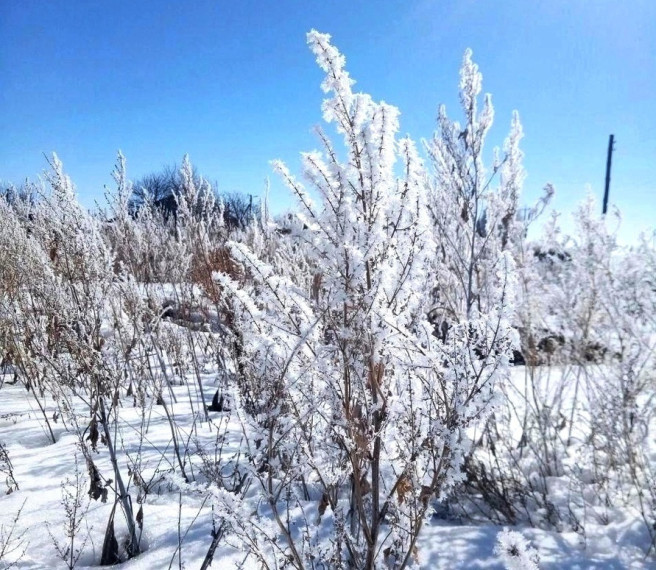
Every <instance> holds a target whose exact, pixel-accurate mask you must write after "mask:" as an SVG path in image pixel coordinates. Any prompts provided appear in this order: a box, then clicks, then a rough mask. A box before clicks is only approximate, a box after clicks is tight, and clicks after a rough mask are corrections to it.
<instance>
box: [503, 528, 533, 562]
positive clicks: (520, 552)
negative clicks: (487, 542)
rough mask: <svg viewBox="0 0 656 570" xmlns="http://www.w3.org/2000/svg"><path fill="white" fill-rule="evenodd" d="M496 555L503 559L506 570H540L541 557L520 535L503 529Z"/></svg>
mask: <svg viewBox="0 0 656 570" xmlns="http://www.w3.org/2000/svg"><path fill="white" fill-rule="evenodd" d="M494 552H495V554H496V555H497V556H498V557H499V558H500V559H501V561H502V562H503V564H504V566H505V568H506V570H539V568H540V566H539V564H538V563H539V561H540V557H539V556H538V553H537V551H536V550H535V549H534V548H533V547H531V545H530V544H529V542H528V540H526V539H525V538H524V537H523V536H522V535H521V534H520V533H518V532H516V531H514V530H509V529H507V528H506V529H503V530H502V531H501V532H500V533H499V534H498V535H497V544H496V546H495V548H494Z"/></svg>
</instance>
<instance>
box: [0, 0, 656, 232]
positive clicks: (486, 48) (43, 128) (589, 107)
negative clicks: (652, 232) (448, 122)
mask: <svg viewBox="0 0 656 570" xmlns="http://www.w3.org/2000/svg"><path fill="white" fill-rule="evenodd" d="M311 28H316V29H318V30H320V31H323V32H329V33H331V34H332V35H333V40H334V42H335V44H336V45H337V46H338V47H339V49H340V50H341V51H342V52H343V53H344V54H345V55H346V58H347V66H348V68H349V71H350V73H351V75H352V77H354V78H355V79H356V80H357V85H356V88H358V89H360V90H363V91H366V92H369V93H371V94H372V96H374V97H375V98H376V99H384V100H385V101H387V102H388V103H392V104H394V105H397V106H398V107H399V108H400V109H401V113H402V115H401V130H402V132H403V133H404V134H405V133H409V134H410V135H411V136H413V137H414V138H416V139H420V138H426V137H430V136H431V134H432V132H433V130H434V126H435V116H436V111H437V107H438V104H439V103H445V104H446V106H447V112H449V114H450V115H451V116H457V113H458V98H457V95H458V93H457V85H458V68H459V66H460V62H461V59H462V54H463V52H464V50H465V48H466V47H471V48H472V49H473V50H474V59H475V61H477V63H478V64H479V65H480V67H481V70H482V72H483V86H484V90H485V91H487V92H490V93H492V95H493V102H494V105H495V109H496V122H495V126H494V128H493V129H492V131H491V134H490V139H489V140H490V142H491V144H501V143H502V142H503V138H504V137H505V135H506V133H507V131H508V126H509V123H510V116H511V112H512V110H513V109H517V110H518V111H519V112H520V116H521V118H522V123H523V125H524V130H525V134H526V137H525V139H524V142H523V149H524V151H525V153H526V159H525V166H526V169H527V171H528V178H527V181H526V185H525V201H526V202H527V203H530V202H532V201H533V200H534V199H535V198H536V197H537V196H538V195H539V193H540V191H541V188H542V187H543V185H544V183H545V182H548V181H550V182H553V183H554V185H555V186H556V190H557V197H556V200H555V202H554V204H555V206H556V207H557V208H558V209H560V210H563V211H565V212H567V211H571V210H572V208H573V207H574V205H575V204H576V203H577V202H578V201H579V200H581V199H582V198H583V197H584V196H585V194H586V188H587V185H588V184H589V185H590V186H591V189H592V191H593V193H594V194H595V195H597V196H599V197H601V193H602V191H603V180H604V169H605V160H606V147H607V144H608V135H609V134H610V133H614V134H615V137H616V139H617V151H616V153H615V155H614V164H613V180H612V185H611V202H614V203H616V204H617V205H618V206H619V207H620V208H621V210H622V212H623V217H624V222H623V228H622V230H621V235H622V237H623V238H625V239H627V240H631V239H632V237H633V236H634V235H635V234H636V232H637V231H638V230H639V229H643V228H646V227H648V226H651V227H653V226H655V225H656V182H655V181H656V96H655V95H654V93H656V2H655V1H654V0H644V1H639V0H634V1H624V2H618V1H617V0H587V1H586V0H552V1H549V2H547V1H527V0H506V1H505V2H491V1H484V0H480V1H473V0H464V1H458V2H456V1H446V0H444V1H438V0H432V1H429V0H423V1H413V0H405V1H392V0H378V1H375V2H364V1H356V0H351V1H348V2H344V1H341V0H339V1H326V2H307V1H306V2H300V1H298V2H291V1H282V2H273V1H268V0H259V1H232V2H227V1H218V0H215V1H193V2H180V1H176V2H166V1H156V2H155V1H149V0H140V1H138V2H134V1H132V2H131V1H103V2H96V1H94V0H85V1H80V0H49V1H47V2H46V1H32V0H21V1H18V0H13V1H12V0H0V179H2V180H5V181H14V182H19V181H20V180H21V179H24V178H25V177H31V178H34V177H35V176H36V175H38V174H39V173H41V172H42V171H43V169H44V168H45V166H46V162H45V159H44V157H43V153H50V152H52V151H56V152H57V153H58V154H59V156H60V158H61V159H62V160H63V161H64V166H65V168H66V170H67V171H68V173H69V174H70V175H71V177H72V178H73V180H74V182H75V183H76V185H77V188H78V192H79V194H80V197H81V199H82V201H83V203H85V204H87V205H89V206H91V205H93V203H94V200H96V199H101V198H102V193H103V186H104V185H105V184H111V177H110V172H111V169H112V165H113V163H114V159H115V155H116V151H117V149H119V148H120V149H122V151H123V152H124V154H125V155H126V157H127V160H128V170H129V175H130V176H131V177H132V178H138V177H139V176H141V175H144V174H146V173H149V172H152V171H156V170H158V169H159V168H161V167H162V166H163V165H165V164H173V163H178V164H179V163H180V160H181V158H182V156H183V155H184V154H185V153H189V155H190V157H191V159H192V162H193V163H194V164H195V165H196V166H197V167H198V168H199V170H200V172H201V173H203V174H204V175H205V176H206V177H208V178H209V179H211V180H216V181H217V182H218V184H219V186H220V188H221V189H222V190H224V191H227V192H231V191H240V192H243V193H253V194H260V193H261V192H262V190H263V187H264V179H265V178H266V177H267V176H270V175H271V169H270V165H269V161H270V160H271V159H274V158H282V159H283V160H285V161H286V162H287V163H288V164H289V166H290V167H291V168H292V169H296V170H298V168H297V167H298V153H299V152H300V151H305V150H311V149H313V148H316V147H317V146H318V143H317V141H316V139H315V136H314V135H313V133H312V128H313V126H314V125H316V124H318V123H320V122H321V112H320V105H321V100H322V98H323V94H322V92H321V90H320V88H319V84H320V82H321V78H322V77H321V72H320V70H319V69H318V67H317V66H316V64H315V63H314V60H313V56H312V55H311V53H310V52H309V50H308V49H307V47H306V45H305V33H306V32H307V31H309V30H310V29H311ZM271 181H272V201H273V206H274V209H277V210H280V209H282V208H285V207H286V206H288V205H290V203H291V202H290V200H289V198H288V195H287V192H286V190H285V189H284V188H283V187H282V185H281V184H280V183H279V181H278V180H276V179H275V176H271Z"/></svg>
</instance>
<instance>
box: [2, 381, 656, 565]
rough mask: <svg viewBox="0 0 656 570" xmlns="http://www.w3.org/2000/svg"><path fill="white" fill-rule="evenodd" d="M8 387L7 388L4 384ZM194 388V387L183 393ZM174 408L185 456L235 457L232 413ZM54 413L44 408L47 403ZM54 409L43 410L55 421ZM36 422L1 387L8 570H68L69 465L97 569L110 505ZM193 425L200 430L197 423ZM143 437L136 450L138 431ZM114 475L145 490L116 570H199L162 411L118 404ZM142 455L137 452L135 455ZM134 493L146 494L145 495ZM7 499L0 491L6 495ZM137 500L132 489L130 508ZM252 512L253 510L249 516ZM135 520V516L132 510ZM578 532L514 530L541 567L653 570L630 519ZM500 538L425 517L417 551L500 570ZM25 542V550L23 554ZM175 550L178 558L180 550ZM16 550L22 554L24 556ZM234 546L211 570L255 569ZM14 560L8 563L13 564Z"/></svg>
mask: <svg viewBox="0 0 656 570" xmlns="http://www.w3.org/2000/svg"><path fill="white" fill-rule="evenodd" d="M8 379H9V378H8V377H7V380H8ZM514 380H515V383H516V384H517V385H521V383H522V382H523V369H521V368H518V369H515V374H514ZM203 382H204V391H205V393H206V394H209V395H210V396H211V395H212V394H213V393H214V392H215V390H216V388H217V385H218V380H217V375H216V374H215V373H211V372H208V373H207V374H205V375H204V376H203ZM192 385H193V384H192ZM173 392H174V393H175V395H176V398H177V403H174V402H173V401H172V397H171V395H170V394H169V397H168V399H167V401H168V404H169V406H168V411H169V413H170V414H172V415H174V417H175V422H176V424H177V425H178V428H179V430H178V432H177V434H176V436H177V437H178V439H179V440H180V441H182V445H181V446H182V447H184V446H185V445H187V444H186V442H187V441H188V442H189V443H188V448H189V450H190V453H192V454H195V451H194V450H196V449H198V447H199V446H200V447H202V448H203V449H205V451H206V452H207V453H208V454H210V455H212V454H213V453H214V451H215V448H216V446H215V441H216V437H217V433H224V431H223V430H224V428H225V427H226V425H227V431H225V433H226V434H227V437H226V440H225V443H224V445H223V457H224V459H225V458H226V457H230V456H231V455H234V454H236V453H237V452H238V451H239V445H240V441H241V438H240V426H239V425H238V423H237V420H236V418H235V417H234V415H233V417H230V413H229V412H223V413H216V412H215V413H211V414H210V422H209V423H208V422H206V421H204V418H200V419H199V418H198V417H196V422H195V423H194V414H193V413H192V409H193V410H196V413H198V410H200V409H202V407H201V403H200V397H199V395H198V393H197V391H196V390H195V389H192V390H189V389H188V388H187V386H186V385H181V386H174V387H173ZM51 404H52V402H51ZM52 410H54V407H53V408H52V409H51V410H50V411H49V413H50V414H51V413H52ZM41 417H42V416H41V412H40V411H39V409H38V408H37V407H36V406H35V404H34V400H33V398H32V396H31V394H30V393H29V392H27V391H26V390H25V388H24V387H23V386H22V385H10V384H8V383H7V382H5V383H4V385H3V386H2V388H1V389H0V442H3V443H4V444H5V446H6V449H7V451H8V454H9V457H10V460H11V462H12V464H13V469H14V478H15V480H16V482H17V483H18V486H19V490H17V491H14V492H12V493H10V494H7V495H2V496H0V525H1V526H3V527H4V531H3V532H4V533H5V536H6V535H7V532H8V530H9V529H10V528H11V527H12V522H13V520H14V518H15V515H16V513H17V512H18V511H19V509H21V506H22V512H21V516H20V518H19V519H18V522H17V523H16V525H15V528H14V534H13V539H12V540H13V541H14V544H13V546H17V547H18V548H17V549H16V550H15V551H14V556H16V555H18V554H20V553H21V552H22V551H23V550H24V555H23V556H22V558H21V559H20V560H18V561H17V565H16V567H17V568H26V569H27V568H32V569H43V568H66V564H65V563H64V562H63V561H62V560H61V559H60V558H59V557H58V556H57V551H56V547H55V540H58V541H60V544H62V545H65V538H64V529H65V524H66V513H65V510H64V507H63V505H62V489H63V488H66V489H69V490H71V489H74V484H73V481H74V479H75V472H76V463H77V465H78V469H79V471H80V473H81V476H82V480H83V483H82V485H83V488H82V493H81V494H82V499H83V500H82V508H83V509H86V508H87V506H88V513H87V516H86V517H84V519H83V521H82V524H81V527H80V530H79V532H78V536H77V538H76V540H77V543H76V545H75V546H74V548H79V545H81V544H83V543H84V541H85V537H87V536H88V540H87V541H86V544H85V546H84V550H83V552H82V553H81V556H80V558H79V561H78V564H77V566H76V567H78V568H85V567H94V566H97V565H98V562H99V558H100V551H101V549H102V541H103V536H104V533H105V528H106V525H107V521H108V518H109V516H110V512H111V509H112V504H113V501H112V497H111V492H110V500H108V501H107V502H106V503H102V502H101V501H89V500H88V498H87V487H88V483H87V480H88V477H87V471H86V465H85V460H84V458H83V456H82V454H81V452H80V450H79V447H78V444H77V436H76V435H74V434H72V433H70V432H67V431H66V430H65V429H64V427H63V426H62V423H61V420H60V421H58V423H55V424H53V426H54V433H55V437H56V440H57V441H56V443H54V444H53V443H51V442H50V439H49V436H48V433H47V432H46V431H45V430H44V427H43V421H42V419H40V418H41ZM201 419H202V421H201ZM142 425H143V426H144V427H146V429H145V430H144V431H145V433H144V436H143V439H141V438H140V433H141V431H142V430H141V426H142ZM117 434H118V437H117V438H116V441H117V442H118V444H117V447H118V448H119V463H120V467H121V468H122V469H123V470H125V471H126V472H127V470H128V467H129V465H132V464H134V462H135V461H140V462H141V467H140V469H141V477H142V478H143V480H144V481H145V482H146V483H150V489H149V493H148V494H147V496H146V497H145V499H143V534H142V539H141V544H142V549H143V552H142V554H140V555H139V556H138V557H136V558H134V559H132V560H130V561H129V562H126V563H124V564H123V565H121V566H120V567H122V568H131V569H151V568H169V567H171V568H180V567H184V568H189V569H191V568H199V567H200V565H201V563H202V561H203V559H204V557H205V554H206V552H207V549H208V547H209V545H210V543H211V540H212V537H211V531H212V508H211V498H208V494H207V493H206V492H205V490H204V486H203V485H202V484H200V485H199V484H196V483H192V484H190V485H185V484H184V483H183V482H182V481H181V478H180V477H179V475H178V474H176V475H175V476H171V475H170V472H171V467H172V466H173V465H176V461H177V459H176V457H175V455H174V451H173V445H172V434H171V428H170V424H169V422H168V420H167V416H166V413H165V410H164V408H163V407H162V406H158V405H155V404H152V405H151V404H149V405H147V406H146V407H145V408H139V407H134V406H133V400H132V398H131V397H124V398H123V399H122V406H121V408H120V420H119V423H118V426H117ZM139 451H141V453H140V455H139ZM93 459H94V462H95V464H96V465H97V467H98V470H99V471H100V472H101V473H102V474H103V475H104V476H106V477H110V475H111V471H112V468H111V464H110V462H109V456H108V453H107V450H106V448H105V447H104V446H102V445H99V446H98V452H97V453H95V454H94V457H93ZM185 462H186V464H185V467H186V469H188V470H189V474H190V479H196V480H201V481H202V477H199V476H198V473H197V472H193V473H192V470H198V469H199V466H200V464H201V462H200V461H198V456H197V455H196V456H195V457H194V458H192V461H191V464H190V463H189V462H188V460H185ZM551 483H552V484H553V487H554V493H555V494H556V496H557V488H558V486H559V485H561V484H562V481H559V480H558V479H557V478H554V480H553V481H552V482H551ZM142 488H143V486H142ZM3 491H4V488H3ZM138 491H139V490H138V489H135V488H134V487H133V488H132V489H130V492H131V494H132V496H133V500H134V498H135V497H137V495H138V494H139V493H138ZM254 508H255V507H254ZM135 510H136V508H135ZM604 523H606V524H601V522H598V523H596V524H595V523H593V522H590V521H588V523H587V524H586V532H585V541H584V542H583V539H582V536H581V534H580V533H576V532H573V531H570V530H566V531H563V532H561V533H558V532H555V531H548V530H540V529H531V528H519V529H518V530H520V531H521V532H522V534H523V535H524V537H525V538H527V539H528V540H529V541H530V543H531V544H532V545H533V547H534V548H536V549H537V551H538V553H539V556H540V567H541V568H553V569H561V568H562V569H568V568H571V569H574V568H581V569H583V568H600V569H601V568H636V569H639V568H650V567H654V566H653V560H650V559H645V558H644V552H645V548H646V546H647V545H648V544H649V537H648V534H647V532H646V529H645V528H644V523H643V522H642V521H641V520H640V518H639V517H637V516H631V515H629V514H627V513H626V512H621V511H618V510H615V511H612V512H611V513H610V517H609V520H607V521H604ZM501 530H502V529H501V527H499V526H495V525H491V524H486V525H474V524H471V523H464V522H463V523H460V522H458V521H452V520H449V521H447V520H443V519H439V518H437V517H434V518H433V519H432V520H431V521H430V522H429V524H428V525H427V526H426V527H425V529H424V532H423V535H422V537H421V540H420V544H419V549H418V550H419V562H420V564H421V566H422V567H423V568H439V569H442V568H443V569H454V568H472V569H475V568H481V569H482V568H488V569H497V568H502V567H503V566H502V564H501V563H500V561H499V560H498V558H497V557H496V556H495V555H494V546H495V542H496V538H497V535H498V533H499V532H500V531H501ZM125 533H126V529H125V525H124V521H123V520H122V516H121V515H120V512H117V516H116V535H117V539H118V542H119V544H120V543H121V537H122V536H125ZM21 543H22V547H21V546H20V545H21ZM179 544H181V548H180V549H179V548H178V545H179ZM23 547H24V548H23ZM238 547H239V545H238V544H236V543H235V541H234V539H230V537H226V539H225V540H224V541H222V543H221V544H220V546H219V548H218V550H217V551H216V554H215V557H214V563H213V565H212V567H213V568H221V569H223V568H235V567H238V566H239V564H241V563H244V562H245V564H244V567H245V568H249V567H257V566H256V563H255V561H254V560H250V559H246V560H244V557H245V554H244V552H243V551H240V550H239V548H238ZM11 560H12V558H11V556H10V557H8V558H7V559H6V562H0V566H1V565H2V564H3V563H4V564H6V563H9V562H11Z"/></svg>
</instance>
